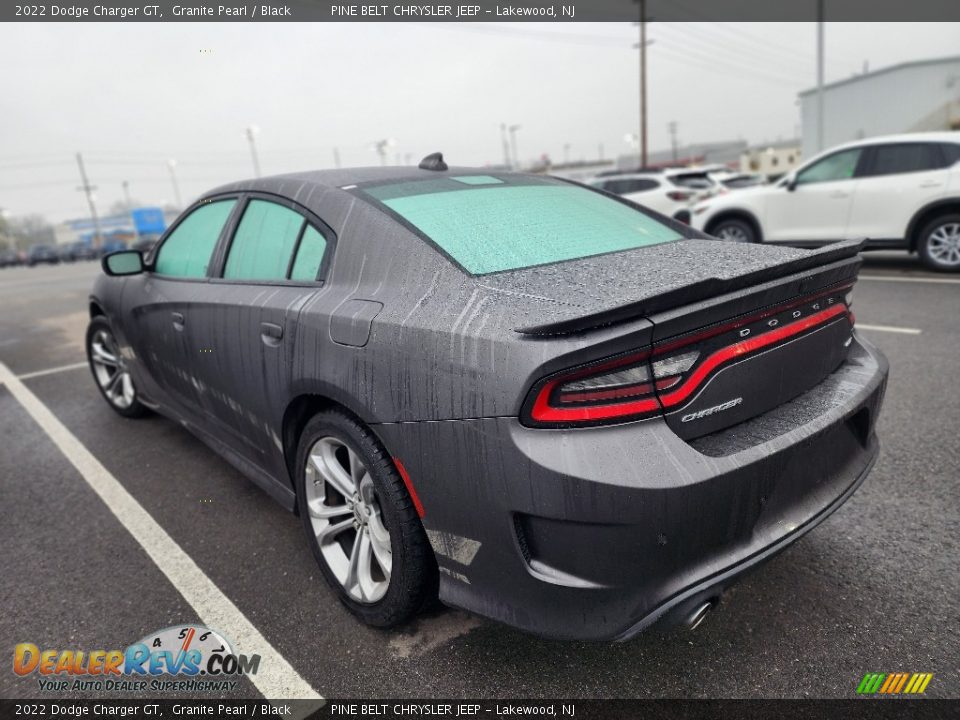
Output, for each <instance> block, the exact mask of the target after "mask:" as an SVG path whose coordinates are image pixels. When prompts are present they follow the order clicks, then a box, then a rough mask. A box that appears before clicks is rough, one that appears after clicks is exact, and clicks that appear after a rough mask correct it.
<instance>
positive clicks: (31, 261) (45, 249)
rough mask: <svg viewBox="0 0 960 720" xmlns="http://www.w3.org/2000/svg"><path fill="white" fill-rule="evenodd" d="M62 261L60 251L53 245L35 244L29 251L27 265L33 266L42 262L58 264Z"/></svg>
mask: <svg viewBox="0 0 960 720" xmlns="http://www.w3.org/2000/svg"><path fill="white" fill-rule="evenodd" d="M59 262H60V253H58V252H57V249H56V248H55V247H53V246H52V245H34V246H33V247H31V248H30V249H29V250H28V251H27V265H28V266H29V267H33V266H34V265H39V264H40V263H47V264H48V265H56V264H58V263H59Z"/></svg>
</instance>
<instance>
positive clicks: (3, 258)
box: [0, 250, 23, 268]
mask: <svg viewBox="0 0 960 720" xmlns="http://www.w3.org/2000/svg"><path fill="white" fill-rule="evenodd" d="M22 264H23V260H22V259H21V258H20V253H18V252H17V251H16V250H2V251H0V268H5V267H16V266H17V265H22Z"/></svg>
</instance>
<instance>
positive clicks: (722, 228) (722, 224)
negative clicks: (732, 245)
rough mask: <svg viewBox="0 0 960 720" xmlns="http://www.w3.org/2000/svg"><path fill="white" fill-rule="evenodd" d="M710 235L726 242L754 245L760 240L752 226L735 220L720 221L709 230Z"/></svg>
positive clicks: (744, 221) (743, 221)
mask: <svg viewBox="0 0 960 720" xmlns="http://www.w3.org/2000/svg"><path fill="white" fill-rule="evenodd" d="M710 234H711V235H713V236H714V237H716V238H719V239H720V240H726V241H728V242H742V243H755V242H758V241H759V240H760V238H758V237H757V231H756V230H754V228H753V225H751V224H750V223H748V222H747V221H746V220H740V219H737V218H729V219H727V220H720V221H719V222H717V223H716V224H715V225H713V227H712V228H711V229H710Z"/></svg>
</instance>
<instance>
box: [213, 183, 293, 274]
mask: <svg viewBox="0 0 960 720" xmlns="http://www.w3.org/2000/svg"><path fill="white" fill-rule="evenodd" d="M304 222H306V221H305V220H304V218H303V216H302V215H301V214H300V213H298V212H295V211H293V210H291V209H290V208H286V207H284V206H283V205H278V204H276V203H273V202H269V201H267V200H251V201H250V202H249V203H247V207H246V208H245V209H244V211H243V217H242V218H241V219H240V224H239V225H238V226H237V231H236V233H235V234H234V236H233V242H232V243H231V244H230V252H229V254H228V255H227V265H226V267H225V268H224V270H223V277H225V278H228V279H231V280H283V279H285V278H286V277H287V266H288V265H289V263H290V256H291V255H292V254H293V248H294V245H296V243H297V238H298V237H299V236H300V230H301V229H302V228H303V224H304Z"/></svg>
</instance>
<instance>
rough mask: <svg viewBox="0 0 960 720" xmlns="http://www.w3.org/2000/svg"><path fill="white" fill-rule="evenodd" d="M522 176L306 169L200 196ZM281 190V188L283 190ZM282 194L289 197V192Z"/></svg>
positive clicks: (452, 170)
mask: <svg viewBox="0 0 960 720" xmlns="http://www.w3.org/2000/svg"><path fill="white" fill-rule="evenodd" d="M490 174H494V175H500V176H502V175H524V174H525V173H515V172H509V171H507V172H505V171H501V170H497V169H494V168H477V167H449V168H447V169H446V170H423V169H421V168H418V167H415V166H414V167H411V166H399V165H393V166H386V167H359V168H339V169H335V170H309V171H306V172H294V173H285V174H282V175H270V176H268V177H261V178H250V179H247V180H239V181H237V182H233V183H230V184H228V185H221V186H220V187H217V188H214V189H213V190H211V191H209V192H207V193H204V197H209V196H212V195H219V194H222V193H226V192H242V191H245V190H246V191H261V192H274V193H276V192H280V191H281V190H280V189H281V188H283V187H284V186H287V187H289V186H290V185H292V184H296V185H298V186H299V188H304V187H307V188H309V187H314V188H319V189H343V188H349V187H350V186H351V185H358V184H360V183H370V182H401V181H409V180H435V179H437V178H442V177H456V176H461V175H490ZM284 189H285V188H284ZM282 194H289V190H286V192H283V193H282Z"/></svg>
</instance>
